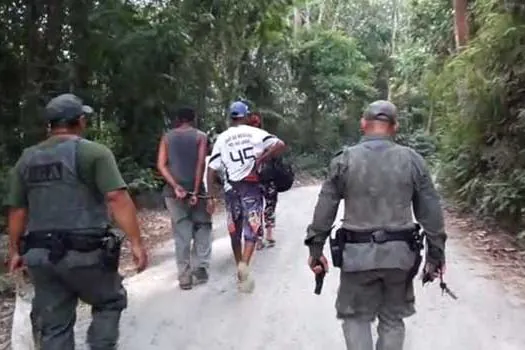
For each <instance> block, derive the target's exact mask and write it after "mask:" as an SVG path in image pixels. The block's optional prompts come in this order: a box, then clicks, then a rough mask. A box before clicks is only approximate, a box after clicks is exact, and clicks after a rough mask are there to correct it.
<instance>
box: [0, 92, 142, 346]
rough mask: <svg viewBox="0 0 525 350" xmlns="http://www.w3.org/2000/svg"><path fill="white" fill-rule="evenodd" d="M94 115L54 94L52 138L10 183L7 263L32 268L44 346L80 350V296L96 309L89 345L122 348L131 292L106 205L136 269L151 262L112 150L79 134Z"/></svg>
mask: <svg viewBox="0 0 525 350" xmlns="http://www.w3.org/2000/svg"><path fill="white" fill-rule="evenodd" d="M90 112H92V109H91V107H88V106H84V105H83V104H82V101H81V100H80V99H79V98H78V97H77V96H75V95H72V94H63V95H60V96H58V97H56V98H54V99H52V100H51V101H50V102H49V103H48V104H47V106H46V109H45V117H46V120H47V122H48V124H49V125H48V126H49V132H50V135H49V138H48V139H47V140H45V141H43V142H41V143H39V144H37V145H35V146H32V147H29V148H27V149H25V150H24V152H23V154H22V156H21V157H20V159H19V160H18V162H17V164H16V166H15V168H14V169H13V171H12V173H11V177H10V182H9V186H8V188H9V194H8V199H7V203H6V204H7V206H9V216H8V231H9V236H10V266H9V268H10V270H11V271H14V270H15V269H17V268H18V267H20V266H21V265H22V263H24V264H25V265H26V266H27V268H28V271H29V274H30V277H31V280H32V282H33V284H34V287H35V298H34V300H33V310H32V315H33V316H36V318H37V319H38V320H39V322H38V323H39V328H40V332H41V334H40V337H41V339H40V342H41V349H42V350H71V349H74V348H75V344H74V335H73V327H74V324H75V316H76V307H77V303H78V300H79V299H80V300H83V301H84V302H86V303H88V304H90V305H91V306H92V317H93V320H92V323H91V326H90V328H89V330H88V337H87V338H88V343H89V345H90V348H91V349H92V350H113V349H116V346H117V341H118V335H119V321H120V315H121V312H122V310H123V309H125V308H126V306H127V295H126V290H125V289H124V287H123V286H122V278H121V276H120V275H119V273H118V258H119V253H120V249H119V248H120V247H119V240H118V238H117V237H116V236H115V235H114V234H112V233H111V232H110V230H109V229H108V226H109V224H110V221H109V216H108V209H110V210H111V213H112V215H113V217H114V219H115V221H116V222H117V224H118V225H119V226H120V228H121V229H122V230H123V231H124V232H125V233H126V235H127V237H128V238H129V240H130V242H131V247H132V253H133V257H134V260H135V263H136V265H137V269H138V270H139V271H142V270H143V269H144V268H145V267H146V264H147V257H146V251H145V249H144V247H143V244H142V241H141V237H140V231H139V225H138V220H137V216H136V210H135V206H134V204H133V202H132V200H131V198H130V196H129V194H128V192H127V190H126V184H125V182H124V180H123V179H122V176H121V174H120V172H119V170H118V168H117V164H116V161H115V158H114V156H113V154H112V153H111V151H110V150H109V149H108V148H107V147H105V146H103V145H101V144H98V143H95V142H91V141H88V140H86V139H83V138H81V137H80V135H81V134H82V132H83V131H84V130H85V127H86V118H85V115H86V114H88V113H90ZM108 207H109V208H108ZM22 235H23V237H22Z"/></svg>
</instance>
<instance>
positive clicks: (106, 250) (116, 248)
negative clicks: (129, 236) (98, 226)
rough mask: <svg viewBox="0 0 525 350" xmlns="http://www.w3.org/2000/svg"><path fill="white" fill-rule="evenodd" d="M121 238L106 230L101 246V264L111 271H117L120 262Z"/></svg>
mask: <svg viewBox="0 0 525 350" xmlns="http://www.w3.org/2000/svg"><path fill="white" fill-rule="evenodd" d="M122 240H123V237H122V236H121V235H120V234H119V233H118V232H116V231H115V230H112V229H108V231H107V232H106V237H104V239H103V244H102V264H103V266H104V267H105V268H107V269H108V270H111V271H117V270H118V266H119V262H120V253H121V250H122Z"/></svg>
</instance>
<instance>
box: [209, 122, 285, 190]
mask: <svg viewBox="0 0 525 350" xmlns="http://www.w3.org/2000/svg"><path fill="white" fill-rule="evenodd" d="M278 141H279V139H278V138H277V137H275V136H273V135H271V134H269V133H268V132H267V131H265V130H263V129H259V128H255V127H253V126H248V125H238V126H231V127H229V128H228V129H227V130H226V131H224V132H223V133H221V134H220V135H219V136H218V137H217V140H216V141H215V144H214V145H213V151H212V153H211V158H210V162H209V164H208V166H209V167H210V168H212V169H214V170H219V169H220V168H221V167H224V169H225V170H226V173H227V176H228V179H229V180H230V181H234V182H236V181H241V180H243V179H244V178H246V177H247V176H248V175H250V173H251V172H252V170H253V169H254V167H255V159H256V158H257V157H258V156H260V155H261V154H262V153H263V152H264V151H265V150H266V149H268V148H270V147H271V146H273V145H274V144H276V143H277V142H278Z"/></svg>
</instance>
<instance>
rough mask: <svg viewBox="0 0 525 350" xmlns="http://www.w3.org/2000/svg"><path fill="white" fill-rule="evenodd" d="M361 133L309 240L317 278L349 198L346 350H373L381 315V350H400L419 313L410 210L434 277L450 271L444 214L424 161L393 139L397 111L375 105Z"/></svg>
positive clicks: (343, 315) (341, 157)
mask: <svg viewBox="0 0 525 350" xmlns="http://www.w3.org/2000/svg"><path fill="white" fill-rule="evenodd" d="M361 128H362V130H363V132H364V136H363V138H362V139H361V141H360V142H359V143H358V144H357V145H354V146H352V147H348V148H346V149H344V150H343V151H342V152H340V153H339V154H338V155H336V157H335V158H334V159H333V160H332V162H331V164H330V169H329V174H328V177H327V179H326V181H325V182H324V184H323V186H322V189H321V192H320V194H319V199H318V202H317V205H316V208H315V213H314V217H313V222H312V223H311V225H309V227H308V230H307V236H306V240H305V243H306V244H307V245H308V246H309V249H310V259H309V265H310V267H311V268H312V270H313V271H314V273H319V272H320V271H321V270H322V269H321V266H320V265H324V268H325V269H327V267H328V264H327V261H326V258H325V257H324V256H323V246H324V242H325V240H326V238H327V237H328V235H329V232H330V229H331V227H332V224H333V222H334V219H335V216H336V213H337V209H338V206H339V202H340V201H341V200H344V204H345V210H344V219H343V224H342V230H340V235H341V236H340V237H342V239H343V244H342V247H343V249H342V252H343V254H342V256H343V258H342V263H341V274H340V286H339V291H338V296H337V301H336V310H337V317H338V318H339V319H341V320H342V321H343V332H344V335H345V340H346V346H347V349H351V350H372V349H373V341H372V335H371V322H372V321H373V320H375V318H376V317H377V318H378V319H379V325H378V333H379V339H378V342H377V345H376V346H377V347H376V349H377V350H401V349H402V348H403V343H404V337H405V327H404V322H403V318H405V317H408V316H411V315H413V314H414V313H415V308H414V290H413V283H412V278H413V271H414V265H415V262H416V254H417V255H419V250H418V249H417V251H416V249H414V246H413V243H414V242H413V237H414V231H415V230H416V228H415V224H414V223H413V217H412V208H413V211H414V215H415V217H416V220H417V221H418V223H419V224H420V225H421V226H422V227H423V228H424V230H425V231H426V233H427V243H428V251H427V257H426V259H427V260H426V261H427V265H426V267H425V269H426V270H427V271H429V272H430V273H431V274H432V275H433V276H434V277H436V276H437V274H438V273H439V272H440V271H443V269H444V261H445V254H444V249H445V241H446V234H445V231H444V223H443V214H442V209H441V206H440V199H439V196H438V194H437V192H436V190H435V188H434V185H433V183H432V179H431V177H430V174H429V170H428V168H427V166H426V164H425V161H424V160H423V158H422V157H421V156H420V155H419V154H418V153H416V152H415V151H414V150H413V149H411V148H408V147H403V146H400V145H398V144H396V143H394V141H393V136H394V134H395V132H396V131H397V128H398V123H397V109H396V107H395V106H394V105H393V104H392V103H390V102H388V101H376V102H374V103H372V104H370V105H369V107H368V108H367V110H366V112H365V113H364V115H363V117H362V119H361ZM319 262H320V263H321V264H319Z"/></svg>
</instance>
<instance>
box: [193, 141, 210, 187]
mask: <svg viewBox="0 0 525 350" xmlns="http://www.w3.org/2000/svg"><path fill="white" fill-rule="evenodd" d="M198 148H199V149H198V156H197V168H196V169H195V180H194V181H195V182H194V183H193V193H198V192H199V189H200V188H201V185H202V181H203V179H202V177H203V176H204V167H205V166H206V155H207V154H208V139H207V138H206V135H201V137H199V141H198Z"/></svg>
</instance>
